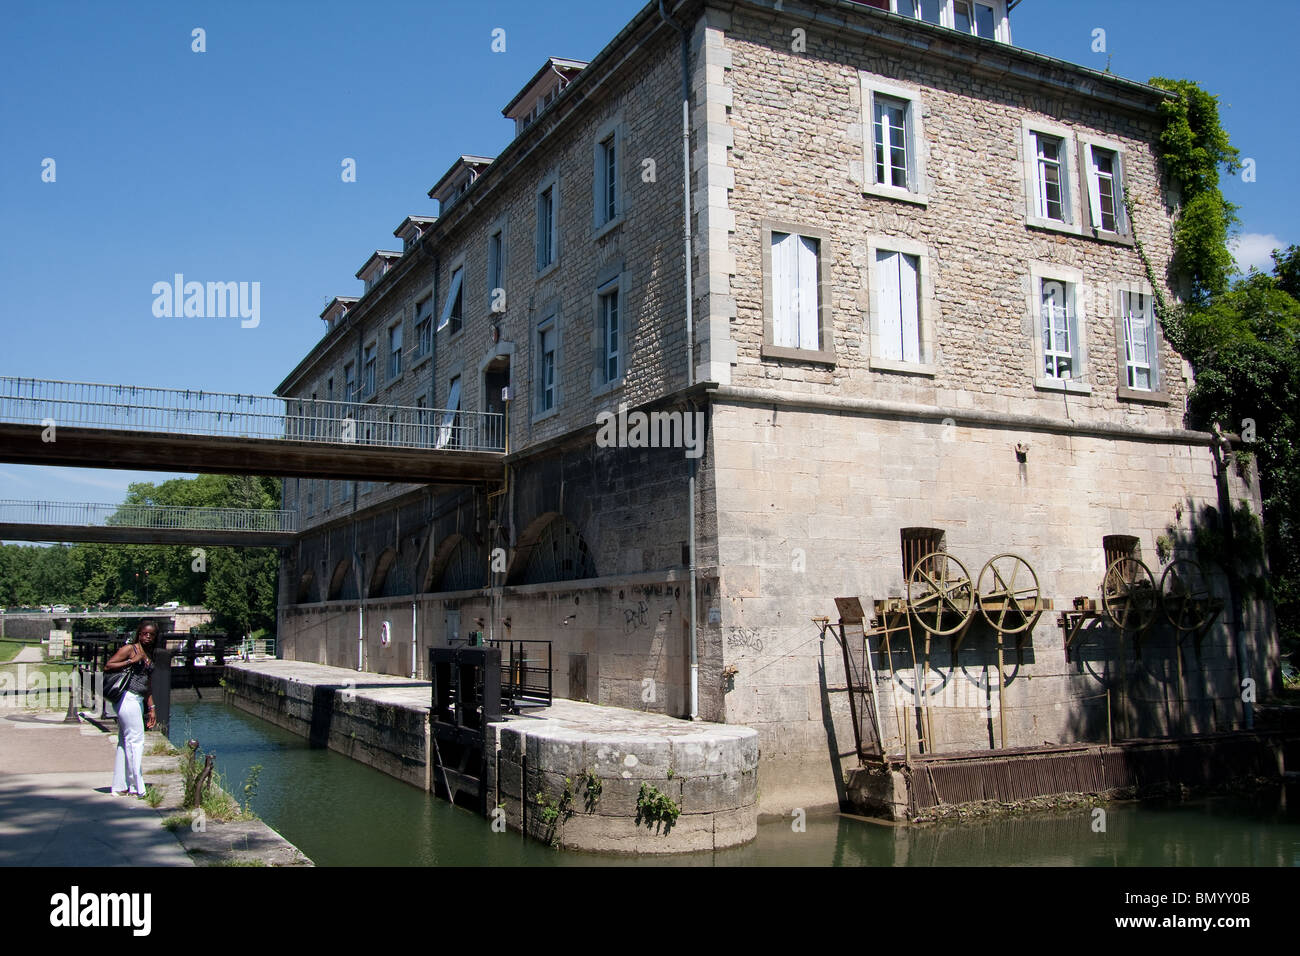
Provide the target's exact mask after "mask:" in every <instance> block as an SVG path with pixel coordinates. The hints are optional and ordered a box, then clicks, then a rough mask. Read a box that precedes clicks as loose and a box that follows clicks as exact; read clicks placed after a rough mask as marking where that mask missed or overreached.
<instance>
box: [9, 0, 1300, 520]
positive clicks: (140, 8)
mask: <svg viewBox="0 0 1300 956" xmlns="http://www.w3.org/2000/svg"><path fill="white" fill-rule="evenodd" d="M641 5H642V3H641V0H587V2H575V0H553V2H549V3H536V2H519V0H508V2H506V0H480V2H477V3H469V4H465V3H453V2H447V0H436V2H426V3H415V2H402V3H389V2H383V0H378V2H373V3H364V4H356V3H342V2H334V0H311V2H307V0H302V2H268V3H254V2H245V0H226V2H220V3H212V2H207V3H204V2H198V3H184V4H180V3H175V2H167V3H113V4H106V3H96V2H85V3H71V2H60V0H47V2H41V3H30V4H21V5H18V4H14V5H10V7H9V9H8V10H7V11H6V13H5V29H4V31H3V34H0V223H2V224H3V227H4V228H3V239H0V243H2V245H3V256H0V281H2V282H3V288H4V290H5V294H4V296H3V298H2V299H0V330H2V332H3V335H2V337H0V375H25V376H35V377H43V378H58V379H67V380H74V381H98V382H128V383H135V384H157V385H173V386H201V387H204V388H207V389H211V390H222V391H241V392H256V393H261V394H266V393H269V392H270V391H271V390H272V389H273V388H274V387H275V385H277V384H278V383H279V382H280V380H281V379H282V378H283V377H284V375H285V374H287V373H288V372H289V370H290V369H292V367H293V366H294V365H295V364H296V363H297V361H298V360H299V359H300V358H301V356H302V355H303V354H304V353H305V352H306V350H307V349H308V348H310V347H311V345H312V344H314V343H315V342H316V341H317V340H318V339H319V338H320V335H321V332H322V330H323V326H322V323H321V321H320V319H319V314H320V311H321V309H322V308H323V306H324V304H325V302H326V301H328V299H329V298H331V297H332V296H334V295H339V294H342V295H358V294H360V282H358V280H356V279H355V278H354V277H353V274H354V273H355V272H356V270H357V268H358V267H359V266H360V265H361V264H362V262H364V261H365V259H366V258H367V256H369V254H370V253H371V252H372V251H373V250H375V249H376V248H394V247H400V246H399V244H398V240H396V239H395V238H394V237H393V235H392V230H393V229H394V227H395V226H396V225H397V224H398V223H399V222H400V221H401V220H402V218H403V217H404V216H406V215H410V214H423V215H432V214H434V212H435V206H436V204H435V203H434V202H433V200H431V199H429V198H428V197H427V196H426V193H427V191H428V189H429V187H430V186H432V185H433V183H434V182H435V181H436V180H437V179H438V177H439V176H440V175H441V174H442V173H443V172H444V171H445V170H446V169H447V167H448V166H449V165H450V164H451V162H452V161H453V160H454V158H455V157H456V156H457V155H459V154H460V153H481V154H485V155H493V154H495V153H497V152H498V151H499V150H500V149H501V148H503V147H504V146H505V145H506V144H507V143H508V142H509V140H510V138H511V134H512V132H513V124H512V123H510V122H508V121H507V120H505V119H504V118H502V116H501V112H500V111H501V108H502V107H503V106H504V105H505V104H506V103H507V102H508V101H509V99H510V98H511V97H512V96H513V95H514V94H515V93H516V92H517V91H518V90H519V88H520V87H521V86H522V85H523V84H524V82H526V81H527V80H528V78H529V77H531V76H532V74H533V73H534V71H535V70H536V69H537V68H538V67H539V66H540V65H541V63H542V61H543V60H544V59H545V57H546V56H548V55H557V56H568V57H574V58H578V59H590V58H591V57H592V56H594V55H595V54H596V52H597V51H598V50H600V48H601V47H602V46H603V45H604V44H605V43H606V42H607V41H608V40H609V39H611V38H612V37H613V36H614V35H615V33H617V32H618V30H619V29H620V28H621V27H622V26H623V25H624V24H625V23H626V22H627V21H628V20H629V19H631V17H632V16H633V14H634V13H635V12H636V11H637V10H638V9H639V8H640V7H641ZM1230 6H1231V5H1225V4H1224V3H1222V2H1221V0H1150V2H1144V3H1135V2H1133V0H1081V2H1070V0H1025V2H1023V3H1022V4H1021V5H1020V6H1019V8H1018V9H1017V10H1016V11H1015V13H1014V14H1013V17H1012V33H1013V38H1014V40H1015V42H1016V45H1017V46H1020V47H1024V48H1027V49H1030V50H1035V51H1038V52H1041V53H1047V54H1050V55H1052V56H1056V57H1060V58H1062V59H1066V60H1070V61H1073V62H1076V63H1082V64H1085V65H1088V66H1093V67H1097V68H1099V69H1101V68H1105V66H1106V63H1107V54H1105V53H1094V52H1092V49H1091V47H1092V45H1093V30H1094V29H1096V28H1101V29H1104V30H1105V31H1106V44H1107V49H1108V53H1109V55H1110V58H1111V62H1110V66H1111V69H1112V71H1114V72H1115V73H1117V74H1119V75H1121V76H1125V77H1129V78H1133V79H1138V80H1146V79H1148V78H1149V77H1151V76H1154V75H1164V76H1171V77H1187V78H1191V79H1194V80H1196V81H1198V82H1200V83H1201V84H1202V85H1203V86H1205V87H1206V88H1208V89H1209V90H1211V91H1212V92H1214V93H1216V94H1218V95H1219V96H1220V97H1221V101H1222V105H1223V116H1224V121H1225V123H1226V125H1227V127H1228V129H1229V131H1230V133H1231V135H1232V138H1233V141H1234V143H1235V144H1236V145H1237V146H1238V147H1239V148H1240V149H1241V151H1242V154H1243V156H1248V157H1251V158H1253V159H1254V160H1255V162H1256V168H1257V176H1258V178H1257V181H1256V182H1254V183H1250V184H1247V183H1243V182H1241V181H1240V180H1236V181H1233V182H1231V183H1229V184H1227V187H1226V191H1227V193H1228V196H1229V198H1230V199H1231V200H1232V201H1234V202H1236V203H1238V204H1240V205H1241V207H1242V208H1241V213H1240V215H1241V219H1242V230H1241V231H1242V232H1243V234H1247V238H1246V242H1245V246H1244V252H1243V255H1245V256H1249V257H1250V258H1255V259H1257V260H1259V253H1260V251H1261V250H1264V249H1266V248H1267V247H1268V246H1270V245H1271V243H1272V242H1274V241H1276V242H1278V243H1282V244H1287V243H1291V242H1300V231H1298V230H1297V228H1296V226H1295V223H1296V222H1297V220H1298V219H1300V215H1298V213H1300V209H1297V203H1298V197H1297V190H1296V187H1295V185H1294V171H1295V161H1294V156H1295V154H1296V152H1297V145H1300V144H1298V142H1297V141H1298V140H1300V132H1297V122H1296V120H1297V106H1296V87H1297V81H1296V79H1295V60H1296V50H1295V40H1296V36H1297V35H1298V34H1300V3H1297V2H1296V0H1256V2H1254V3H1251V4H1249V5H1247V6H1245V7H1244V8H1243V9H1242V10H1240V11H1237V12H1234V11H1233V10H1232V9H1231V8H1230ZM195 27H202V28H203V29H204V30H205V31H206V44H207V51H206V52H204V53H194V52H192V51H191V30H193V29H194V28H195ZM497 27H500V28H502V29H504V30H505V31H506V52H505V53H494V52H492V50H491V48H490V44H491V39H492V38H491V33H492V30H493V29H494V28H497ZM47 157H49V158H52V159H54V160H55V162H56V164H57V165H56V175H57V179H56V181H55V182H53V183H45V182H42V181H41V169H42V161H43V160H44V159H45V158H47ZM345 157H351V158H354V159H355V160H356V164H357V181H356V182H355V183H344V182H342V181H341V178H340V175H339V174H340V170H341V167H340V163H341V162H342V160H343V159H344V158H345ZM1267 237H1273V238H1272V239H1270V238H1267ZM1266 259H1267V255H1266V253H1265V254H1264V256H1263V260H1266ZM1263 260H1259V261H1263ZM177 272H181V273H184V274H185V275H186V277H187V278H190V279H197V280H200V281H208V280H214V281H216V280H220V281H249V282H252V281H257V282H260V283H261V324H260V326H259V327H258V328H256V329H243V328H240V325H239V322H238V320H234V319H176V318H155V317H154V315H153V313H152V304H153V295H152V293H151V291H150V290H151V287H152V285H153V283H154V282H157V281H160V280H169V279H170V278H171V276H172V275H173V274H174V273H177ZM160 477H162V476H151V475H141V474H138V473H125V472H113V471H99V470H88V469H52V468H50V469H43V468H29V467H19V466H13V465H0V498H44V499H53V500H68V501H85V500H89V501H118V500H120V499H121V496H122V493H123V492H124V491H125V488H126V485H127V483H128V482H130V481H136V480H158V479H159V478H160Z"/></svg>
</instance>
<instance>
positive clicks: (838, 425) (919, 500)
mask: <svg viewBox="0 0 1300 956" xmlns="http://www.w3.org/2000/svg"><path fill="white" fill-rule="evenodd" d="M1184 434H1187V433H1184ZM713 435H714V442H715V445H714V448H715V455H716V463H717V492H716V493H717V498H718V515H719V519H718V521H719V531H718V534H719V540H718V547H719V553H720V559H719V562H720V571H719V573H720V579H721V593H720V597H721V620H722V628H721V643H722V648H721V649H722V652H723V659H724V662H725V664H726V665H727V666H728V667H735V668H736V674H735V676H734V685H733V687H732V689H731V690H729V691H728V692H727V693H726V695H725V701H726V720H727V721H728V722H729V723H738V724H744V725H747V726H751V727H754V728H756V729H758V730H759V732H760V740H761V750H762V755H763V757H762V762H761V763H760V788H761V789H762V792H763V804H764V810H765V811H767V810H778V811H779V810H785V809H788V808H789V807H791V806H805V807H806V806H809V805H815V804H817V803H825V802H834V801H835V800H836V799H837V797H838V796H839V794H838V789H837V788H838V786H839V779H840V778H839V771H838V765H839V757H840V756H843V755H847V754H850V753H851V752H852V750H853V731H852V725H851V722H850V719H849V707H848V701H847V698H846V696H845V694H844V692H843V688H844V687H845V679H844V668H843V664H842V658H841V653H840V649H839V647H838V645H837V644H836V643H835V641H834V640H833V639H831V638H829V637H828V638H827V639H826V640H825V641H822V640H820V639H819V632H818V628H817V627H816V626H815V625H814V624H813V623H812V621H811V618H813V617H817V616H823V615H825V616H829V617H831V618H832V620H834V619H835V618H836V610H835V606H834V603H833V599H834V598H835V597H840V596H858V597H860V598H861V599H862V602H863V605H864V608H866V609H867V610H868V611H870V608H871V602H872V601H873V600H875V599H883V598H888V597H891V596H900V595H903V594H905V593H906V592H905V581H904V576H903V567H902V554H901V547H900V537H899V534H900V529H902V528H905V527H931V528H939V529H942V530H943V531H944V532H945V534H946V547H947V550H948V551H949V553H951V554H952V555H954V556H955V557H957V558H958V559H959V560H961V561H962V562H963V563H964V564H965V565H966V567H967V568H968V569H969V571H970V573H971V575H972V576H977V575H978V574H979V570H980V568H981V566H982V565H983V564H984V562H985V561H986V560H987V559H988V558H990V557H992V556H993V555H994V554H997V553H1001V552H1006V551H1010V552H1015V553H1017V554H1020V555H1022V556H1023V557H1024V558H1025V559H1026V560H1027V561H1029V563H1030V564H1031V565H1032V566H1033V567H1034V569H1035V570H1036V572H1037V575H1038V579H1039V582H1040V585H1041V588H1042V594H1043V595H1044V596H1045V597H1050V598H1052V599H1053V600H1054V601H1055V603H1056V607H1057V608H1058V609H1060V608H1064V607H1068V606H1070V604H1071V602H1072V600H1073V598H1074V597H1076V596H1080V595H1086V596H1092V597H1094V598H1095V597H1098V596H1099V594H1098V592H1099V587H1100V583H1101V580H1102V576H1103V573H1104V570H1105V567H1104V554H1103V550H1102V537H1103V536H1104V535H1108V534H1131V535H1135V536H1137V537H1138V538H1139V541H1140V545H1141V549H1142V555H1143V558H1144V560H1145V561H1146V562H1147V563H1148V564H1149V565H1150V566H1151V567H1152V569H1153V571H1154V572H1155V574H1156V575H1157V580H1158V576H1159V574H1160V571H1161V562H1160V561H1159V560H1158V558H1157V556H1156V544H1155V539H1156V537H1157V536H1158V535H1170V537H1171V541H1172V542H1173V545H1174V548H1175V553H1176V554H1177V555H1178V556H1193V555H1194V553H1195V552H1194V548H1193V547H1192V540H1193V534H1194V532H1193V526H1194V524H1196V523H1200V522H1203V521H1205V520H1207V519H1208V515H1207V513H1206V511H1205V509H1206V508H1207V507H1209V508H1217V506H1218V500H1219V499H1218V491H1217V486H1216V480H1215V477H1214V471H1213V463H1212V460H1211V456H1210V450H1209V448H1208V447H1207V446H1206V445H1205V444H1203V443H1201V442H1198V441H1196V440H1194V439H1193V438H1184V439H1183V440H1182V441H1174V440H1169V441H1159V440H1154V439H1151V438H1149V437H1145V436H1138V435H1132V436H1125V435H1123V434H1120V435H1118V436H1099V435H1093V434H1088V433H1086V432H1080V433H1076V434H1071V433H1068V432H1059V431H1053V430H1046V429H1041V428H1039V429H1036V428H1033V427H1029V426H1021V427H1013V426H1008V427H996V426H989V425H977V424H967V423H959V424H956V425H945V424H943V422H942V420H941V419H939V418H938V417H937V416H935V417H932V418H930V419H929V420H924V419H920V418H919V417H918V416H906V415H904V416H899V417H879V416H878V415H869V414H865V413H853V412H851V411H850V410H848V409H845V408H840V409H831V408H811V407H806V406H805V407H801V406H799V405H797V404H793V405H786V404H777V403H775V402H771V401H769V402H766V403H762V404H760V403H758V402H755V403H752V404H751V403H743V404H742V403H740V402H730V403H728V402H725V401H720V402H719V403H718V404H716V405H715V406H714V408H713ZM1017 443H1025V444H1027V445H1028V447H1029V452H1028V455H1027V460H1026V461H1025V462H1024V463H1021V462H1019V461H1018V460H1017V456H1016V454H1015V446H1016V444H1017ZM1231 484H1232V491H1231V493H1232V495H1233V499H1234V501H1241V500H1245V501H1246V502H1248V503H1249V504H1250V505H1251V506H1252V508H1253V509H1254V511H1255V512H1256V513H1258V508H1259V503H1258V491H1257V487H1256V486H1253V485H1249V486H1248V485H1245V484H1244V483H1243V482H1242V481H1241V479H1240V478H1239V477H1238V476H1236V475H1235V474H1234V475H1232V476H1231ZM1207 570H1208V571H1209V572H1210V573H1211V578H1212V583H1213V585H1214V587H1215V590H1216V593H1218V594H1219V595H1220V596H1221V597H1225V598H1226V596H1227V593H1226V586H1225V581H1224V579H1223V575H1222V573H1221V571H1218V570H1216V569H1215V568H1213V567H1209V568H1207ZM1247 610H1248V612H1249V613H1248V615H1247V620H1246V630H1247V640H1246V647H1245V657H1246V660H1244V661H1243V662H1242V664H1241V666H1242V668H1243V673H1244V674H1245V675H1247V676H1253V677H1254V678H1255V680H1256V681H1257V682H1259V683H1266V682H1268V681H1269V680H1270V679H1271V678H1270V677H1269V675H1270V674H1272V673H1275V671H1276V660H1275V659H1274V658H1275V655H1276V653H1277V651H1276V647H1275V641H1272V640H1271V639H1270V636H1271V634H1272V620H1271V617H1270V616H1269V615H1268V613H1267V610H1266V608H1263V607H1256V606H1253V605H1252V606H1250V607H1248V609H1247ZM1231 625H1232V622H1231V620H1229V612H1228V611H1226V610H1225V613H1224V616H1223V617H1222V618H1221V619H1220V620H1219V622H1218V623H1217V624H1216V626H1215V628H1214V629H1213V630H1212V631H1211V632H1210V633H1209V634H1208V635H1207V636H1206V637H1205V639H1204V641H1203V643H1202V646H1201V650H1200V653H1199V654H1198V653H1196V652H1195V651H1194V650H1193V649H1192V648H1191V647H1190V641H1189V642H1188V645H1187V646H1185V647H1184V649H1183V655H1182V667H1183V672H1182V675H1181V681H1182V685H1181V692H1180V690H1179V680H1180V677H1179V673H1178V655H1177V651H1176V647H1175V643H1174V639H1173V636H1172V633H1171V632H1170V631H1169V630H1168V629H1167V628H1166V627H1164V626H1161V627H1158V628H1157V629H1156V630H1155V631H1154V632H1153V633H1152V634H1151V636H1150V637H1149V638H1148V639H1147V641H1146V642H1145V643H1144V645H1143V647H1142V651H1141V659H1140V660H1139V661H1135V660H1134V653H1135V649H1134V646H1133V643H1132V640H1131V638H1130V639H1129V640H1128V641H1127V642H1126V643H1125V645H1124V646H1123V647H1121V645H1120V641H1119V638H1118V635H1116V634H1115V632H1114V631H1113V630H1112V629H1109V628H1097V627H1092V628H1089V629H1087V630H1086V631H1085V635H1086V636H1085V637H1084V638H1082V639H1081V641H1080V644H1079V649H1078V650H1077V651H1076V653H1074V654H1073V655H1072V660H1071V661H1070V662H1069V663H1067V662H1066V660H1065V654H1064V648H1063V640H1064V635H1063V632H1062V631H1061V630H1060V629H1059V628H1058V627H1057V625H1056V614H1055V613H1052V614H1048V615H1044V616H1043V618H1042V619H1041V620H1040V621H1039V623H1038V625H1037V626H1036V627H1035V629H1034V630H1033V632H1032V636H1031V637H1030V638H1029V639H1027V640H1025V641H1024V642H1023V643H1024V646H1023V649H1022V651H1021V652H1020V653H1019V654H1017V652H1016V649H1015V647H1014V643H1013V642H1008V644H1007V649H1006V653H1005V660H1006V679H1007V683H1006V686H1005V692H1004V693H1005V699H1004V700H1002V701H1001V703H1002V705H1003V706H1004V708H1005V713H1006V724H1007V739H1006V742H1005V745H1007V746H1034V745H1041V744H1044V743H1062V742H1068V741H1075V740H1100V739H1105V734H1106V713H1105V704H1106V701H1105V696H1104V695H1105V693H1106V689H1107V687H1108V686H1109V687H1111V688H1112V689H1113V694H1114V696H1113V699H1112V708H1113V719H1114V721H1115V723H1116V725H1117V726H1116V730H1115V732H1116V733H1117V735H1118V734H1122V735H1124V736H1130V737H1131V736H1142V735H1151V734H1163V733H1171V732H1194V731H1206V730H1215V729H1217V730H1224V729H1228V728H1230V727H1236V726H1241V721H1242V713H1243V712H1242V707H1241V703H1240V691H1239V689H1238V688H1239V682H1238V676H1237V675H1238V671H1237V668H1238V660H1237V655H1236V653H1235V650H1234V648H1233V646H1232V642H1231V640H1230V636H1229V635H1230V633H1231ZM917 637H918V644H917V656H918V658H922V663H923V656H924V655H923V649H922V648H923V641H921V640H920V639H921V638H922V637H923V635H922V634H921V632H920V631H919V630H918V631H917ZM875 646H876V644H875V642H873V647H875ZM893 650H894V655H895V658H894V664H895V672H894V673H893V674H890V673H889V672H888V668H887V664H886V663H884V662H882V660H881V659H880V658H879V657H877V658H875V659H874V661H873V663H874V665H875V666H876V667H877V668H880V673H879V677H880V680H881V682H882V683H881V684H880V689H881V691H882V698H881V700H882V707H881V711H882V719H883V721H884V723H885V734H886V738H887V743H892V745H893V746H895V747H897V746H898V744H897V734H898V728H899V725H900V722H906V723H908V724H909V729H908V733H909V735H910V741H911V745H912V747H913V748H914V747H915V741H916V737H917V733H918V729H917V727H916V715H915V712H914V711H913V713H912V714H911V715H910V716H903V717H901V721H900V717H899V716H895V715H896V714H897V713H899V712H898V711H896V710H895V707H894V703H895V702H894V700H893V699H891V698H892V697H893V694H894V693H895V692H901V694H902V695H904V696H905V695H907V694H909V693H911V688H912V687H913V686H914V681H915V677H914V676H913V674H912V672H911V667H912V666H913V661H912V660H911V652H910V648H908V647H907V646H906V643H905V642H904V644H903V646H902V647H901V648H900V646H899V644H898V643H897V642H896V643H895V644H894V645H893ZM862 664H863V662H862V661H861V660H860V659H859V660H858V661H857V665H856V666H858V667H862ZM925 686H926V687H927V688H928V691H929V695H930V703H931V708H930V721H931V723H932V727H933V733H934V740H935V741H936V744H937V749H938V750H940V751H943V750H969V749H987V748H989V747H990V746H992V745H995V744H996V745H999V746H1001V745H1002V741H1001V736H1000V723H999V715H998V703H999V700H998V694H997V693H996V691H997V687H998V683H997V676H996V640H995V638H994V636H993V634H992V633H991V632H990V631H989V630H988V629H987V627H986V626H984V625H979V626H975V627H972V629H971V631H970V633H969V634H968V636H967V638H966V640H965V643H964V644H963V645H962V647H961V649H960V650H959V652H958V653H957V655H956V656H954V655H952V654H951V653H950V650H949V648H948V646H947V642H946V641H945V640H944V639H935V640H933V641H932V643H931V658H930V670H929V671H928V681H927V683H926V685H925ZM990 687H991V692H989V691H987V690H985V689H987V688H990ZM982 690H985V694H987V696H985V695H984V694H981V691H982ZM1099 695H1100V696H1099ZM982 697H983V698H984V699H981V698H982ZM990 698H991V701H990ZM1088 698H1090V699H1088ZM1180 698H1183V699H1186V700H1187V701H1188V703H1186V704H1185V705H1184V706H1182V707H1180V706H1179V703H1178V701H1179V699H1180ZM990 702H991V704H992V712H991V715H990V714H987V713H985V710H986V708H987V707H988V705H989V703H990ZM902 713H903V714H906V711H903V712H902ZM990 734H992V735H993V738H992V741H993V742H992V743H991V742H990ZM891 738H892V740H891Z"/></svg>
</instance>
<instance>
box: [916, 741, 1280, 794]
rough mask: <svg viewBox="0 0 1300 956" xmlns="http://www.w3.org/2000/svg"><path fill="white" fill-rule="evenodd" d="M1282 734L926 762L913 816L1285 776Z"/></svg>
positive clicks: (919, 768) (921, 762)
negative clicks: (958, 807)
mask: <svg viewBox="0 0 1300 956" xmlns="http://www.w3.org/2000/svg"><path fill="white" fill-rule="evenodd" d="M1284 738H1285V735H1283V734H1279V733H1262V732H1261V733H1255V732H1233V733H1224V734H1213V735H1205V736H1201V737H1196V738H1180V739H1173V740H1131V741H1125V742H1123V743H1119V744H1114V745H1111V746H1105V745H1101V746H1098V745H1091V744H1077V745H1071V746H1065V747H1053V748H1021V749H1016V750H1008V751H998V752H994V753H987V752H983V751H981V752H977V753H951V754H941V755H932V756H928V757H918V758H914V759H913V760H912V761H911V765H910V768H909V770H908V772H909V773H910V780H909V786H908V797H909V799H908V813H909V815H914V814H918V813H922V812H924V811H926V810H932V809H934V808H936V807H942V806H955V805H958V804H969V803H981V802H988V801H992V802H996V803H1003V804H1009V803H1016V802H1019V801H1023V800H1029V799H1032V798H1034V797H1041V796H1046V795H1054V794H1073V793H1079V794H1104V793H1113V792H1116V791H1133V792H1134V793H1136V794H1142V793H1144V792H1146V793H1151V792H1159V791H1161V790H1162V789H1164V788H1174V787H1190V788H1202V787H1208V786H1211V785H1213V784H1215V783H1218V782H1222V781H1224V780H1229V779H1236V780H1240V779H1246V778H1264V779H1269V780H1275V779H1280V778H1281V776H1282V760H1281V757H1282V748H1283V746H1284V743H1285V739H1284Z"/></svg>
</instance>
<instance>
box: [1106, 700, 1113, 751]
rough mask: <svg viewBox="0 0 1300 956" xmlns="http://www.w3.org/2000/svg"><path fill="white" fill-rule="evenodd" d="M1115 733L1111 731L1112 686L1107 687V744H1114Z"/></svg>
mask: <svg viewBox="0 0 1300 956" xmlns="http://www.w3.org/2000/svg"><path fill="white" fill-rule="evenodd" d="M1114 744H1115V735H1114V733H1113V732H1112V731H1111V725H1110V688H1109V687H1107V688H1106V746H1108V747H1110V746H1114Z"/></svg>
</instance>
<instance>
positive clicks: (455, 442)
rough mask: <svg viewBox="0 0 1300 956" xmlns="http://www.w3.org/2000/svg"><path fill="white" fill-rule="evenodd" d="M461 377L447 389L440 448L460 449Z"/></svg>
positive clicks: (456, 378) (440, 428)
mask: <svg viewBox="0 0 1300 956" xmlns="http://www.w3.org/2000/svg"><path fill="white" fill-rule="evenodd" d="M459 419H460V376H459V375H457V376H456V377H455V378H453V379H452V380H451V384H450V386H448V388H447V407H446V408H445V409H444V410H443V413H442V421H441V422H439V423H438V443H437V447H438V448H459V447H460V446H461V444H462V442H461V434H460V432H461V429H460V421H459Z"/></svg>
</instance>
